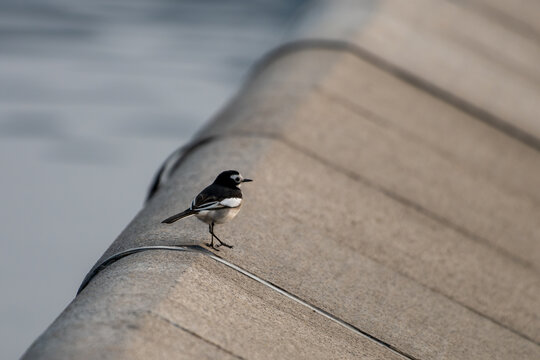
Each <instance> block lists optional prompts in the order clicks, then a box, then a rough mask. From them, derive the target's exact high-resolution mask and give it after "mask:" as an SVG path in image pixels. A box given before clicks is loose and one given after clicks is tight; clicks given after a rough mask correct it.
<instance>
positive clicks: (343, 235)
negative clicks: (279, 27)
mask: <svg viewBox="0 0 540 360" xmlns="http://www.w3.org/2000/svg"><path fill="white" fill-rule="evenodd" d="M366 99H367V100H366ZM344 104H348V105H344ZM355 106H358V107H362V108H366V109H367V110H366V111H356V110H353V109H356V108H355ZM419 109H421V110H419ZM419 125H421V126H419ZM443 129H444V131H443ZM467 134H469V135H467ZM199 138H210V139H211V141H207V142H204V143H202V144H201V145H200V146H198V147H196V148H195V149H193V150H192V151H190V152H189V154H188V155H186V156H185V157H184V159H183V161H182V162H181V164H180V165H179V167H178V168H177V169H176V171H174V172H173V173H172V176H171V178H170V180H169V181H168V182H166V183H165V184H163V186H162V187H161V188H160V189H158V191H157V192H156V194H155V196H153V197H152V198H151V199H150V201H149V202H148V204H147V206H146V207H145V208H144V209H142V211H141V212H140V213H139V214H138V215H137V217H136V218H135V219H134V220H133V221H132V223H131V224H129V226H128V227H127V228H126V230H125V231H124V232H123V233H122V234H121V235H120V236H119V238H118V239H117V240H116V241H115V242H114V243H113V244H112V246H111V247H110V248H109V249H108V250H107V252H106V253H105V254H104V257H103V258H105V257H108V256H110V255H112V254H113V253H115V252H118V251H121V250H124V249H127V248H130V247H134V246H141V245H184V244H200V243H202V242H204V241H206V240H207V235H208V234H207V229H206V226H204V225H203V224H202V223H200V222H198V221H197V220H195V219H185V220H184V221H182V222H179V223H176V224H175V225H173V226H165V225H163V224H161V223H160V221H161V220H162V219H163V218H165V217H166V216H168V215H170V214H171V213H173V212H175V211H178V210H182V209H183V208H185V206H186V205H187V204H189V202H190V200H191V198H192V196H193V195H194V194H196V193H197V192H198V191H200V190H201V188H202V187H203V186H204V185H206V184H207V183H208V182H209V181H211V180H212V179H213V178H214V177H215V174H216V173H218V172H219V171H221V170H224V169H228V168H237V169H239V170H240V171H241V172H242V173H244V174H245V175H246V176H249V177H253V178H254V179H255V182H254V183H253V184H250V185H251V186H248V185H246V186H245V198H246V202H245V205H244V207H243V210H242V212H241V213H240V215H239V216H238V218H237V219H235V220H234V222H233V223H230V224H227V225H224V226H221V227H219V229H218V230H217V231H218V234H219V235H220V237H223V238H224V239H227V240H228V241H229V242H231V243H233V244H234V245H235V248H234V249H233V250H223V251H221V252H220V256H223V257H224V258H225V259H227V260H228V261H230V262H232V263H235V264H238V265H240V266H242V267H243V268H245V269H247V270H249V271H250V272H252V273H254V274H256V275H258V276H259V277H261V278H263V279H266V280H268V281H270V282H272V283H274V284H276V285H278V286H280V287H281V288H283V289H286V290H287V291H289V292H290V293H293V294H295V295H296V296H298V297H300V298H302V299H304V300H305V301H307V302H309V303H312V304H314V305H316V306H318V307H320V308H322V309H324V310H326V311H328V312H330V313H332V314H334V315H335V316H337V317H339V318H341V319H344V320H345V321H347V322H349V323H350V324H352V325H354V326H355V327H357V328H359V329H362V330H363V331H365V332H367V333H369V334H371V335H372V336H373V337H375V338H377V339H380V340H381V341H382V342H384V343H386V344H389V346H387V347H385V346H381V345H380V344H379V343H377V342H374V341H371V340H368V339H365V338H364V337H360V336H357V335H355V334H354V333H351V332H350V331H348V330H347V329H345V328H343V327H340V326H338V325H336V324H335V323H333V322H331V321H329V320H327V319H325V318H323V317H321V316H319V315H318V314H314V313H312V312H311V311H309V310H308V309H307V308H305V307H302V306H300V305H298V304H296V303H294V302H291V301H290V300H288V299H287V298H284V297H282V296H281V295H279V294H277V293H275V292H273V291H272V290H270V289H268V288H266V287H264V286H262V285H260V284H258V283H255V282H253V281H252V280H250V279H248V278H246V277H244V276H242V275H240V274H238V273H236V272H234V271H232V270H230V269H229V268H227V267H224V266H222V265H220V264H216V263H214V262H212V261H210V260H209V259H208V258H205V257H203V256H201V255H196V254H179V253H157V252H154V253H151V254H150V253H141V254H136V255H132V256H129V257H127V258H124V259H122V260H120V261H118V262H116V263H114V264H112V265H111V266H110V267H108V268H106V269H105V270H104V271H102V272H100V273H99V274H98V276H96V277H95V278H94V280H93V281H92V282H91V283H90V284H89V286H88V287H87V288H86V289H85V290H84V291H83V292H82V293H81V294H80V296H78V297H77V298H76V299H75V300H74V301H73V303H72V304H71V305H70V306H69V307H68V308H67V309H66V310H65V311H64V313H63V314H61V315H60V317H59V318H58V319H57V320H56V321H55V322H54V323H53V325H51V327H50V328H49V329H48V330H47V331H46V332H45V333H44V334H43V335H42V336H41V337H40V338H39V339H38V340H37V341H36V342H35V343H34V344H33V346H32V347H31V348H30V349H29V350H28V352H27V353H26V354H25V358H51V359H52V358H55V359H59V358H60V359H61V358H74V357H77V358H80V357H83V358H115V359H117V358H130V359H131V358H149V357H157V358H171V357H175V358H177V357H178V358H193V357H199V356H203V354H204V356H207V357H209V358H216V357H220V358H221V357H224V358H227V357H232V358H298V357H300V358H310V359H311V358H321V359H323V358H332V357H335V358H374V359H375V358H377V359H383V358H384V359H387V358H396V357H399V358H410V359H421V358H425V359H427V358H448V359H463V358H474V359H509V358H515V359H535V358H537V357H538V356H539V355H540V350H539V349H540V348H539V346H538V343H539V342H540V328H539V321H538V303H537V299H538V298H540V285H539V281H538V268H537V267H536V265H535V261H534V260H535V259H536V258H537V256H538V234H537V231H536V222H535V214H537V213H538V210H539V202H538V198H539V196H540V194H539V193H538V188H537V187H531V186H530V185H531V184H533V183H534V182H533V181H532V180H530V177H532V178H533V179H538V178H539V176H540V175H539V174H538V173H539V171H540V166H539V164H540V159H539V153H538V152H536V151H535V150H533V149H531V147H529V146H526V145H524V144H523V143H521V142H519V141H517V140H516V139H515V138H513V137H509V136H507V135H506V134H504V133H502V132H500V131H497V130H494V129H493V128H492V127H489V126H486V125H485V124H482V123H481V122H478V121H476V120H475V119H472V118H471V117H470V115H467V114H465V113H463V112H461V111H459V110H457V109H456V108H455V107H453V106H449V105H448V104H445V103H444V102H442V101H440V100H438V99H435V98H433V97H432V96H431V95H429V94H425V93H423V92H422V91H419V90H418V89H417V88H414V87H411V86H410V84H407V83H404V82H403V81H401V80H399V79H397V78H395V77H393V76H392V75H389V74H388V73H385V72H384V71H381V70H380V69H378V68H376V67H373V66H372V65H370V64H368V63H366V62H365V61H362V60H359V59H358V58H356V57H353V56H351V55H350V54H348V53H344V52H339V51H328V50H305V51H299V52H292V53H290V54H288V55H286V56H283V57H281V58H276V59H274V61H273V62H272V63H269V64H268V65H267V66H266V67H264V68H262V69H260V74H258V75H257V77H256V78H254V80H253V81H251V82H250V85H249V87H248V88H246V89H245V90H244V91H243V92H242V93H241V96H240V97H239V98H238V99H237V100H236V101H235V102H233V103H232V104H231V105H230V106H229V107H228V109H226V110H225V111H224V112H223V113H222V114H221V115H220V116H219V117H218V118H217V119H216V121H215V122H213V123H212V124H211V125H210V126H209V127H208V128H206V129H203V130H202V131H201V133H200V134H199ZM448 138H450V139H452V140H448ZM474 146H476V147H477V148H478V149H479V150H478V151H477V152H475V153H474V154H473V155H474V156H471V153H470V152H467V151H466V149H471V148H473V147H474ZM464 149H465V150H464ZM510 171H513V173H512V174H510V173H509V172H510ZM524 175H527V176H528V178H527V176H524ZM505 219H511V221H506V222H504V220H505ZM390 347H391V348H394V349H397V350H399V352H400V353H401V355H396V354H395V353H394V352H393V351H391V349H390Z"/></svg>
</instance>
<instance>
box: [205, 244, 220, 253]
mask: <svg viewBox="0 0 540 360" xmlns="http://www.w3.org/2000/svg"><path fill="white" fill-rule="evenodd" d="M205 245H206V246H208V247H209V248H212V249H214V250H216V251H219V249H218V248H216V247H215V246H214V245H212V244H210V243H206V244H205Z"/></svg>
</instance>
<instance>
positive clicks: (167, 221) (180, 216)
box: [162, 209, 197, 224]
mask: <svg viewBox="0 0 540 360" xmlns="http://www.w3.org/2000/svg"><path fill="white" fill-rule="evenodd" d="M196 213H197V211H194V210H191V209H187V210H184V211H182V212H181V213H178V214H176V215H173V216H171V217H169V218H166V219H165V220H163V221H162V223H164V224H172V223H173V222H175V221H178V220H180V219H183V218H185V217H188V216H191V215H195V214H196Z"/></svg>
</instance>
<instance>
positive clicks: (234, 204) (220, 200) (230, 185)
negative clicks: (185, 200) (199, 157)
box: [162, 170, 253, 251]
mask: <svg viewBox="0 0 540 360" xmlns="http://www.w3.org/2000/svg"><path fill="white" fill-rule="evenodd" d="M250 181H253V180H251V179H245V178H244V177H243V176H242V175H240V173H239V172H238V171H236V170H227V171H223V172H222V173H221V174H219V175H218V176H217V178H216V180H214V182H213V183H212V184H211V185H209V186H207V187H206V188H205V189H204V190H203V191H201V192H200V193H199V195H197V196H195V198H194V199H193V201H192V202H191V205H190V207H189V209H186V210H184V211H182V212H181V213H178V214H176V215H173V216H171V217H169V218H167V219H165V220H163V221H162V223H165V224H172V223H173V222H175V221H177V220H180V219H183V218H185V217H188V216H191V215H195V216H196V217H197V219H199V220H201V221H203V222H205V223H207V224H208V231H209V232H210V234H211V235H212V240H211V242H210V243H208V244H206V245H207V246H209V247H211V248H213V249H215V250H218V249H217V248H218V247H220V246H221V245H223V246H226V247H228V248H232V245H229V244H226V243H224V242H223V241H221V240H220V239H219V238H218V237H217V236H216V234H214V225H215V224H223V223H225V222H227V221H230V220H232V219H233V218H234V217H235V216H236V215H237V214H238V212H239V211H240V206H242V190H240V185H242V183H245V182H250ZM214 238H215V239H216V240H217V241H219V245H216V247H214ZM218 251H219V250H218Z"/></svg>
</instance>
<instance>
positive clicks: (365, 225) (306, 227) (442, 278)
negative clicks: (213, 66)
mask: <svg viewBox="0 0 540 360" xmlns="http://www.w3.org/2000/svg"><path fill="white" fill-rule="evenodd" d="M250 141H251V142H253V143H256V144H261V143H275V144H274V145H272V147H271V148H270V149H266V150H265V153H264V156H263V157H262V158H260V159H259V161H258V162H257V164H258V165H256V166H255V169H252V170H249V171H248V170H245V171H244V172H246V171H247V173H246V176H250V177H253V178H254V179H255V182H254V183H252V184H249V185H251V186H249V187H248V186H246V187H245V193H246V202H245V205H244V208H243V209H242V211H241V213H240V215H239V216H238V218H237V219H235V220H234V223H231V224H227V225H224V226H222V227H220V228H218V230H217V231H218V232H219V234H220V236H223V238H224V239H228V240H229V241H231V242H232V243H234V244H235V245H236V246H237V247H236V248H235V249H234V250H233V251H227V252H223V251H222V255H223V256H227V258H228V259H229V260H231V261H232V262H233V263H237V264H240V265H242V266H244V267H246V268H247V269H249V270H251V271H253V272H255V273H257V274H258V275H260V276H261V277H263V278H265V279H268V280H270V281H272V282H274V283H276V284H278V285H279V286H282V287H284V288H286V289H289V290H290V291H291V292H293V293H295V294H298V295H300V296H301V297H304V298H307V299H308V300H309V301H312V302H315V303H316V304H318V305H319V306H321V307H323V308H325V309H326V310H328V311H330V312H332V313H337V314H338V315H339V316H341V317H343V318H346V319H348V320H350V321H352V322H353V323H355V325H357V326H359V327H360V328H362V329H369V331H372V332H374V333H376V334H377V335H381V334H382V335H381V336H383V338H384V339H385V341H388V342H390V343H392V344H397V342H399V341H400V339H403V338H406V337H407V336H406V335H405V334H403V333H401V334H400V330H398V329H402V328H404V327H407V326H411V327H412V328H415V326H420V325H419V324H415V321H416V320H417V319H418V317H422V318H424V317H427V318H429V319H431V320H432V321H434V322H435V323H436V322H442V321H443V320H441V319H442V318H445V319H446V321H448V323H447V324H444V325H442V324H441V327H440V328H437V327H435V328H433V327H431V330H432V331H433V333H432V334H431V335H430V336H428V338H429V339H428V338H426V339H425V341H426V342H431V343H432V344H436V343H440V341H441V338H442V337H444V336H445V335H443V334H446V331H447V329H449V328H455V329H458V328H459V331H458V330H456V331H455V333H456V334H459V335H456V336H458V337H459V341H458V340H456V341H455V344H456V345H457V344H461V346H464V344H465V343H467V342H468V341H471V342H473V343H474V342H476V341H477V340H478V339H476V338H475V337H474V336H472V334H471V333H469V332H470V331H472V330H471V329H472V328H474V327H475V326H480V325H479V324H484V325H485V324H490V325H489V326H488V327H490V326H493V327H494V329H497V330H493V331H495V332H499V331H501V334H502V333H507V335H508V336H510V337H512V338H514V339H515V340H516V341H518V342H520V343H521V341H524V343H527V341H526V340H524V339H523V338H521V337H519V336H518V335H515V334H513V333H512V332H511V329H515V331H517V332H520V333H523V334H525V335H526V336H528V337H531V338H533V339H536V340H535V341H537V339H538V336H539V334H540V332H539V328H538V324H539V322H538V315H537V314H538V310H539V306H538V302H537V301H536V299H537V298H538V296H539V295H540V284H539V281H538V276H537V274H536V273H535V272H534V271H532V270H530V269H528V268H525V267H523V266H521V265H519V264H516V263H514V262H512V261H510V260H508V259H507V258H506V257H505V256H503V255H501V254H499V253H497V252H496V251H493V250H492V249H490V248H486V247H485V246H483V245H482V244H478V243H477V242H474V241H471V240H470V239H468V238H466V237H464V236H463V235H461V234H460V233H458V232H455V231H453V230H452V229H449V228H447V227H445V226H441V224H439V223H437V222H435V221H433V220H431V219H430V218H428V217H426V216H424V215H422V214H420V213H418V212H416V211H415V210H414V209H411V208H409V207H406V206H404V205H402V204H401V203H399V202H397V201H395V200H393V199H391V198H388V197H387V196H385V195H384V194H382V193H380V192H379V191H377V190H376V189H373V188H371V187H369V186H366V185H364V184H362V183H359V182H358V181H355V180H353V179H351V178H349V177H347V176H346V175H344V174H342V173H340V172H337V171H333V170H332V168H330V167H328V166H326V165H324V164H321V163H320V162H318V161H316V160H314V159H312V158H310V157H309V156H306V155H304V154H300V153H299V152H298V151H296V150H293V149H290V148H288V147H287V146H286V145H283V144H282V143H281V142H279V141H272V140H266V141H265V140H261V139H257V138H255V139H252V140H250V139H246V138H244V139H237V138H233V139H227V140H221V141H218V142H216V143H212V144H210V145H208V146H205V147H202V148H201V149H200V150H198V151H196V152H194V153H192V154H191V155H190V157H188V158H187V159H186V161H185V163H184V165H183V166H182V168H183V167H184V166H185V167H186V168H187V169H192V168H195V167H197V166H198V165H197V164H200V163H201V161H202V159H205V158H212V159H213V161H212V162H211V163H206V164H205V165H204V168H203V166H201V165H199V167H200V173H201V174H207V173H208V174H211V173H213V172H216V170H217V169H219V168H220V166H221V164H222V163H226V162H227V161H230V160H231V159H232V163H234V164H237V161H238V160H239V159H238V158H237V156H236V155H235V154H238V152H237V150H235V151H233V152H228V150H227V148H239V149H241V148H251V146H249V142H250ZM267 146H269V145H267ZM251 153H252V154H254V153H253V152H251ZM210 154H220V155H219V156H216V155H214V156H210ZM246 165H247V164H246V163H244V169H249V168H247V167H246ZM251 166H253V165H251ZM251 166H250V167H251ZM181 173H182V171H180V172H179V173H178V177H175V178H174V180H173V182H171V184H170V185H169V186H168V187H167V188H166V189H164V191H163V192H162V193H161V194H158V195H157V196H158V197H157V198H156V200H155V202H156V204H163V203H168V202H169V201H172V202H173V203H174V202H177V201H178V200H176V199H181V198H182V197H184V196H186V195H185V192H184V185H182V184H185V183H186V181H185V180H184V176H183V175H182V174H181ZM208 176H210V175H208ZM172 189H176V190H175V192H173V190H172ZM187 192H188V193H189V192H191V190H188V191H187ZM313 194H316V196H313ZM179 201H180V202H185V201H186V200H184V199H181V200H179ZM153 206H154V205H153V204H150V206H149V209H148V215H147V216H146V219H144V218H141V221H144V222H147V224H148V225H149V229H151V230H150V231H156V232H157V231H160V230H158V228H159V226H151V222H152V221H155V220H153V219H154V218H153V216H152V217H151V216H150V214H152V213H155V212H162V215H161V217H165V216H167V215H168V213H167V212H166V211H163V210H162V208H157V207H156V208H153ZM276 224H279V225H276ZM173 227H174V230H172V229H169V228H166V229H165V230H161V231H166V232H167V233H168V234H170V236H171V241H172V239H174V238H175V237H178V238H179V239H182V238H185V237H188V236H190V235H189V234H191V233H193V232H195V231H197V229H201V228H202V229H203V231H204V230H205V227H204V224H201V223H198V222H196V220H194V221H189V220H188V221H186V222H184V223H182V224H178V225H176V226H173ZM142 236H143V237H145V236H146V235H144V234H142ZM233 239H234V240H233ZM177 241H178V240H177ZM366 262H369V263H371V264H372V265H371V266H374V267H375V268H376V269H377V271H381V272H383V273H385V275H384V276H382V275H381V276H382V278H383V279H384V278H385V280H382V279H380V278H378V277H377V276H375V278H374V279H371V280H368V279H364V280H365V281H367V282H368V283H367V284H361V283H360V280H359V279H358V277H365V276H366V275H365V274H368V273H370V272H373V271H374V270H373V269H371V270H368V269H365V268H363V266H362V265H360V264H366ZM355 264H356V265H355ZM357 266H359V267H357ZM366 266H367V265H366ZM391 269H393V270H391ZM502 269H504V270H502ZM394 271H397V273H399V274H401V275H397V274H396V273H394ZM291 274H294V276H292V275H291ZM397 278H399V280H397ZM389 279H392V280H389ZM411 279H414V281H412V280H411ZM355 281H357V282H359V283H358V286H355V285H353V284H354V283H355ZM402 281H403V282H404V283H406V284H407V286H405V285H403V286H405V288H407V290H403V291H405V292H406V293H407V295H403V296H397V295H395V296H396V297H395V298H394V299H392V301H390V300H388V299H386V300H385V302H384V303H383V304H381V303H380V302H379V301H378V300H374V299H375V298H377V299H380V298H379V297H378V296H382V297H384V298H386V297H385V295H383V294H378V295H377V297H375V298H373V297H371V296H369V295H366V294H359V292H362V291H364V290H366V289H368V288H369V289H371V288H378V285H375V284H382V283H385V282H391V283H392V282H395V283H397V284H396V286H397V287H398V288H401V287H400V286H401V285H399V284H401V282H402ZM369 283H371V285H369ZM420 284H422V285H420ZM385 286H388V285H385ZM409 287H410V288H409ZM323 289H327V291H328V292H326V291H325V292H324V294H323V293H322V291H323ZM428 289H431V290H433V293H432V292H431V291H430V290H428ZM399 291H400V290H398V289H392V293H395V294H397V293H398V292H399ZM413 292H419V293H422V299H425V302H424V300H422V301H418V302H419V303H418V304H415V305H412V304H411V307H414V308H416V309H417V310H418V311H421V312H422V315H420V314H419V313H414V315H413V314H411V315H410V316H411V318H407V319H406V320H403V321H404V322H403V323H402V322H401V320H395V321H397V323H399V325H398V324H396V323H393V328H392V330H388V329H387V330H386V331H381V329H380V328H378V327H386V326H388V321H390V322H392V321H391V320H389V319H388V318H386V316H388V314H394V313H395V311H398V310H397V309H398V308H399V307H400V306H401V305H400V304H402V302H403V301H404V299H403V298H404V297H406V298H409V297H412V298H415V299H418V298H417V296H416V295H415V296H412V294H411V293H413ZM441 294H442V295H441ZM363 296H367V298H364V297H363ZM339 299H341V300H339ZM358 299H362V300H361V301H359V302H356V301H357V300H358ZM370 301H374V302H373V303H371V304H370ZM393 301H395V303H392V302H393ZM411 301H413V300H411ZM413 302H414V301H413ZM435 303H437V304H445V305H444V306H445V307H449V308H451V309H452V311H451V313H446V312H445V311H442V312H437V311H430V310H429V309H430V308H431V307H432V306H434V309H435V308H437V306H438V305H437V306H435ZM456 303H457V304H460V305H457V304H456ZM360 304H362V305H360ZM368 304H369V305H368ZM420 304H422V305H420ZM360 306H362V307H364V310H365V311H366V314H365V316H366V317H365V318H358V317H356V316H357V314H358V312H361V310H360V309H358V307H360ZM370 306H372V308H370V309H369V310H367V308H369V307H370ZM394 306H395V308H392V307H394ZM418 306H420V307H422V306H425V308H423V309H422V310H420V309H419V308H417V307H418ZM466 308H471V309H473V311H469V310H466ZM411 311H412V310H411ZM462 311H463V313H461V312H462ZM412 312H414V311H412ZM478 312H479V313H481V314H484V316H486V317H488V318H491V319H493V320H494V321H495V322H500V323H502V324H505V325H506V326H507V327H508V328H509V329H510V330H503V329H500V328H499V326H498V325H494V324H493V322H492V320H487V319H486V318H483V317H481V316H479V315H478V314H477V313H478ZM368 313H369V315H368ZM424 313H425V314H424ZM374 314H378V315H380V316H381V317H380V318H376V319H375V318H374V317H375V315H374ZM352 319H355V320H356V321H357V322H355V321H353V320H352ZM368 319H369V320H368ZM426 321H427V322H428V323H430V321H428V320H426ZM471 323H477V324H476V325H474V326H473V327H471V326H472V325H471ZM405 324H407V325H405ZM465 324H467V325H465ZM484 325H482V326H484ZM366 327H367V328H366ZM461 327H463V328H461ZM482 331H487V330H486V329H484V330H482ZM490 331H491V330H490ZM467 333H468V334H469V335H471V336H472V337H471V338H470V339H468V340H467V339H464V338H462V337H461V336H465V334H467ZM467 336H468V335H467ZM501 336H502V335H501ZM505 336H506V335H505ZM437 337H440V338H437ZM490 338H492V335H490ZM445 341H450V340H445ZM399 344H400V345H401V343H399ZM477 346H478V344H475V345H474V346H473V345H472V344H471V345H470V347H471V348H476V347H477ZM493 346H495V344H493ZM505 346H506V345H505ZM406 349H407V350H409V349H408V348H406ZM486 354H487V353H486ZM417 355H418V356H420V357H422V356H421V355H420V354H417ZM423 355H426V354H423ZM432 355H433V353H431V354H430V356H432ZM449 356H450V354H449ZM476 356H477V355H475V357H476ZM478 356H479V354H478Z"/></svg>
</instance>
